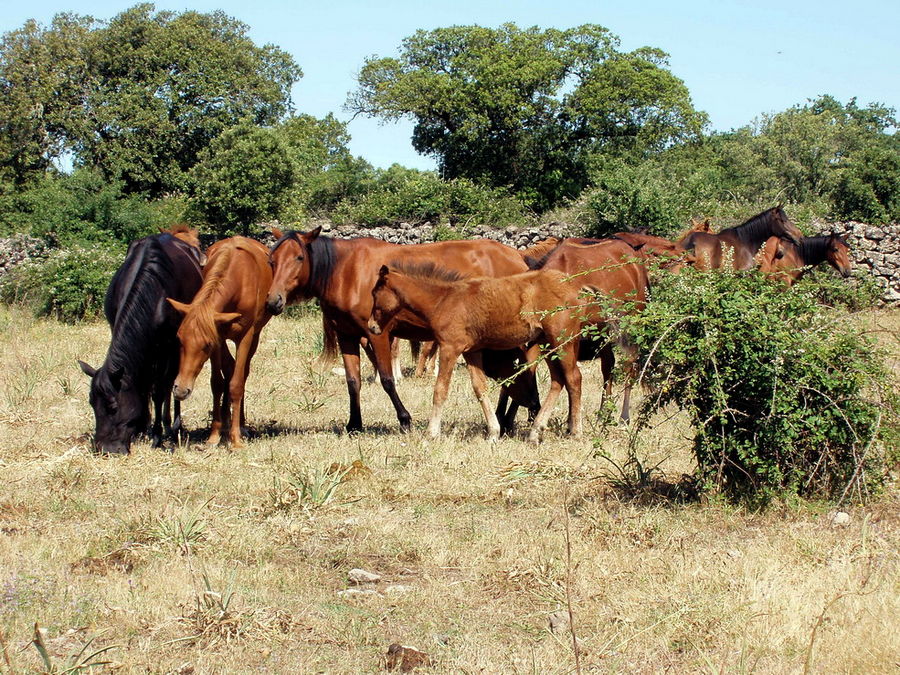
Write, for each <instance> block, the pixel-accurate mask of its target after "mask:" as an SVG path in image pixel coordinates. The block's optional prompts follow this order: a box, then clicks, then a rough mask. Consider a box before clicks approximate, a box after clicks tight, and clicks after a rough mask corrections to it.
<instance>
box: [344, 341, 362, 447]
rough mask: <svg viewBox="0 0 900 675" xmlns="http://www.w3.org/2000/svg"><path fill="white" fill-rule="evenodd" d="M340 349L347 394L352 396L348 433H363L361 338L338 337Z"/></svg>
mask: <svg viewBox="0 0 900 675" xmlns="http://www.w3.org/2000/svg"><path fill="white" fill-rule="evenodd" d="M338 348H339V349H340V350H341V359H342V360H343V362H344V377H345V378H346V379H347V394H348V395H349V396H350V419H349V420H348V421H347V433H353V432H355V431H362V414H361V412H360V408H359V386H360V380H359V378H360V373H359V338H357V337H351V336H348V335H345V334H344V333H341V334H339V335H338Z"/></svg>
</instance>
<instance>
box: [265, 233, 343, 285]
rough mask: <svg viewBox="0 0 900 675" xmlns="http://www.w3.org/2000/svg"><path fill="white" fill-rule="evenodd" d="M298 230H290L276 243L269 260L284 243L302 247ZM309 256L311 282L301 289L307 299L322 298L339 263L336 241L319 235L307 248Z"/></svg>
mask: <svg viewBox="0 0 900 675" xmlns="http://www.w3.org/2000/svg"><path fill="white" fill-rule="evenodd" d="M299 234H300V233H299V232H298V231H297V230H288V231H287V232H285V233H284V234H283V235H282V236H281V238H280V239H279V240H278V241H276V242H275V245H274V246H273V247H272V250H271V251H270V252H269V259H270V260H271V259H272V254H273V253H275V251H277V250H278V247H279V246H281V245H282V244H283V243H284V242H286V241H288V240H293V241H296V242H297V243H298V244H300V246H301V247H302V246H303V242H302V241H301V240H300V237H299V236H298V235H299ZM306 250H307V253H308V255H309V265H310V268H309V280H308V281H307V283H306V286H305V287H304V288H303V289H301V290H302V292H303V294H304V295H305V296H306V297H316V298H320V297H322V296H323V295H324V294H325V292H326V291H327V290H328V287H329V285H330V284H331V277H332V275H333V274H334V266H335V263H336V262H337V253H336V252H335V250H334V240H333V239H332V238H331V237H324V236H322V235H319V236H318V237H316V238H315V239H313V241H312V243H311V244H310V245H309V246H307V247H306Z"/></svg>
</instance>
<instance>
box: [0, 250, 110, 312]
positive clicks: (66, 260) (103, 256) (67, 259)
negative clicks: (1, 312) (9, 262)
mask: <svg viewBox="0 0 900 675" xmlns="http://www.w3.org/2000/svg"><path fill="white" fill-rule="evenodd" d="M122 258H123V256H122V251H120V250H118V249H115V248H107V247H99V246H93V247H90V248H87V247H83V246H74V247H72V248H69V249H57V250H55V251H53V252H52V253H51V254H50V255H49V256H48V257H47V258H44V259H36V260H30V261H28V262H24V263H22V264H21V265H18V266H16V267H15V268H13V269H12V270H11V271H10V272H9V274H7V275H5V276H4V277H3V278H2V280H0V300H2V301H3V302H6V303H14V302H15V303H20V304H24V305H25V306H27V307H30V308H31V310H32V311H33V312H34V314H35V315H36V316H52V317H55V318H57V319H59V320H61V321H66V322H69V323H72V322H75V321H80V320H82V319H94V318H97V317H99V316H101V315H102V313H103V299H104V297H105V295H106V289H107V287H108V286H109V282H110V280H111V279H112V276H113V274H114V273H115V271H116V269H118V267H119V265H121V264H122Z"/></svg>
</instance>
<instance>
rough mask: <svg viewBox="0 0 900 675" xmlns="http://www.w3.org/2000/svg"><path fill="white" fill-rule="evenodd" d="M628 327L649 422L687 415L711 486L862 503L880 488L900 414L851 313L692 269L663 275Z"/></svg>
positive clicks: (748, 495) (762, 495)
mask: <svg viewBox="0 0 900 675" xmlns="http://www.w3.org/2000/svg"><path fill="white" fill-rule="evenodd" d="M624 329H625V330H626V332H628V333H629V334H630V335H631V336H632V338H633V339H634V340H635V341H636V342H637V344H638V345H639V346H640V348H641V349H642V352H643V354H644V358H645V359H646V365H645V370H646V372H645V374H644V376H645V378H646V379H645V382H651V383H652V384H653V385H655V390H656V391H655V393H654V394H653V395H652V396H649V397H648V398H647V400H646V402H645V404H644V405H643V408H642V411H641V422H640V424H642V425H646V424H648V423H649V418H650V415H651V414H652V413H653V412H654V411H655V410H657V409H658V408H659V407H661V406H664V405H666V404H669V403H675V404H677V405H679V406H680V407H682V408H684V409H685V410H686V411H687V412H688V414H689V415H690V418H691V420H692V424H693V427H694V434H695V435H694V454H695V457H696V460H697V466H698V473H699V476H700V478H701V480H702V482H703V483H704V484H705V485H706V486H707V487H709V488H713V489H716V490H718V491H721V492H722V493H724V494H725V495H726V496H728V497H729V498H732V499H743V500H747V501H750V502H753V503H760V502H765V501H767V500H769V499H771V498H773V497H775V496H780V495H785V494H797V495H801V496H804V497H832V498H845V497H847V496H852V497H853V498H854V499H865V498H868V497H870V496H871V495H872V494H873V493H874V492H877V490H878V489H879V487H880V486H881V484H882V482H883V480H884V477H885V473H886V467H887V466H888V465H889V462H890V461H891V459H890V458H888V457H886V456H885V454H886V450H885V448H886V447H887V448H889V447H890V444H889V443H887V442H884V441H885V438H886V435H887V434H888V433H891V429H894V430H896V427H897V414H898V411H900V408H898V401H897V397H896V394H893V393H892V386H891V381H890V379H889V378H890V375H889V374H888V373H887V371H886V369H885V367H884V365H883V363H882V361H881V356H880V353H879V351H878V350H877V349H875V347H874V345H873V343H872V341H871V340H870V339H869V338H868V337H866V336H864V335H860V333H859V331H858V329H857V328H856V326H855V325H854V319H853V317H852V316H851V315H848V314H847V313H845V312H842V311H827V310H825V309H824V308H822V307H821V306H819V305H817V304H816V303H815V300H814V298H813V297H812V294H811V293H809V292H807V291H805V290H803V289H799V288H795V289H793V290H792V291H788V292H786V291H785V290H784V289H783V288H782V287H781V286H780V285H779V284H775V283H772V282H769V281H767V280H765V279H764V278H763V277H761V276H760V275H758V274H756V273H755V272H751V273H735V272H712V273H699V272H695V271H694V270H691V269H688V270H684V271H682V272H681V273H679V274H674V275H673V274H670V275H664V276H661V277H660V278H659V279H658V282H657V283H656V284H655V285H654V288H653V298H652V301H651V302H650V303H648V305H647V308H646V310H645V311H644V312H643V313H642V314H640V315H636V316H634V317H628V318H626V319H625V320H624ZM896 459H897V458H896V457H895V458H893V460H894V461H896Z"/></svg>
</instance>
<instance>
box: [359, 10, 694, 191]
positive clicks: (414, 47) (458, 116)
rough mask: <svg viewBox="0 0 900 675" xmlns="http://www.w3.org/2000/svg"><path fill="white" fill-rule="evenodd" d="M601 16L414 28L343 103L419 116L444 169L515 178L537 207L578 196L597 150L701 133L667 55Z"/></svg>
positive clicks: (372, 112) (388, 114)
mask: <svg viewBox="0 0 900 675" xmlns="http://www.w3.org/2000/svg"><path fill="white" fill-rule="evenodd" d="M618 47H619V40H618V38H617V37H616V36H615V35H613V34H612V33H610V32H609V31H608V30H607V29H605V28H603V27H601V26H597V25H591V24H589V25H584V26H580V27H578V28H572V29H569V30H556V29H548V30H540V29H539V28H537V27H532V28H528V29H525V30H522V29H519V28H518V27H517V26H515V25H514V24H509V23H508V24H504V25H503V26H501V27H500V28H497V29H491V28H483V27H480V26H454V27H450V28H439V29H436V30H433V31H421V30H420V31H418V32H416V33H415V35H413V36H412V37H409V38H407V39H405V40H404V41H403V44H402V48H401V54H400V56H399V58H377V57H373V58H370V59H368V60H367V61H366V62H365V65H364V66H363V68H362V69H361V71H360V73H359V78H358V79H359V88H358V89H357V91H356V92H354V93H353V94H351V96H350V98H349V99H348V102H347V108H348V109H349V110H350V111H352V112H354V113H357V114H365V115H369V116H374V117H381V118H383V119H385V120H397V119H400V118H409V119H412V120H414V121H415V129H414V132H413V139H412V142H413V146H414V147H415V148H416V150H418V151H419V152H421V153H425V154H429V155H432V156H434V157H436V158H437V160H438V162H439V164H440V168H441V173H442V175H443V176H444V177H445V178H459V177H465V178H470V179H473V180H479V181H484V182H487V183H489V184H491V185H494V186H504V185H508V186H511V187H512V188H513V189H514V190H516V191H518V192H519V193H521V194H523V195H525V196H526V197H528V198H529V199H530V201H531V202H532V203H533V204H535V205H536V206H538V207H539V208H543V207H547V206H550V205H553V204H554V203H556V202H558V201H559V200H560V199H562V198H564V197H571V196H575V195H577V194H578V193H579V192H580V191H581V189H582V188H583V187H584V186H585V185H586V184H587V183H588V171H587V163H588V160H589V158H590V157H591V156H592V155H593V154H595V153H612V154H620V155H621V154H630V155H634V156H641V155H642V154H645V153H648V152H653V151H656V150H660V149H662V148H665V147H667V146H668V145H670V144H672V143H673V142H677V141H679V140H682V139H687V138H694V137H696V136H697V135H699V134H700V133H701V131H702V128H703V125H704V123H705V120H706V118H705V115H703V114H702V113H699V112H697V111H696V110H694V108H693V106H692V104H691V100H690V95H689V93H688V90H687V88H686V87H685V85H684V83H683V82H682V81H681V80H679V79H678V78H677V77H675V76H674V75H673V74H672V73H671V72H670V71H669V70H668V69H667V65H668V64H667V55H666V54H665V53H664V52H662V51H660V50H658V49H652V48H649V47H644V48H641V49H637V50H635V51H632V52H621V51H619V49H618Z"/></svg>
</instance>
